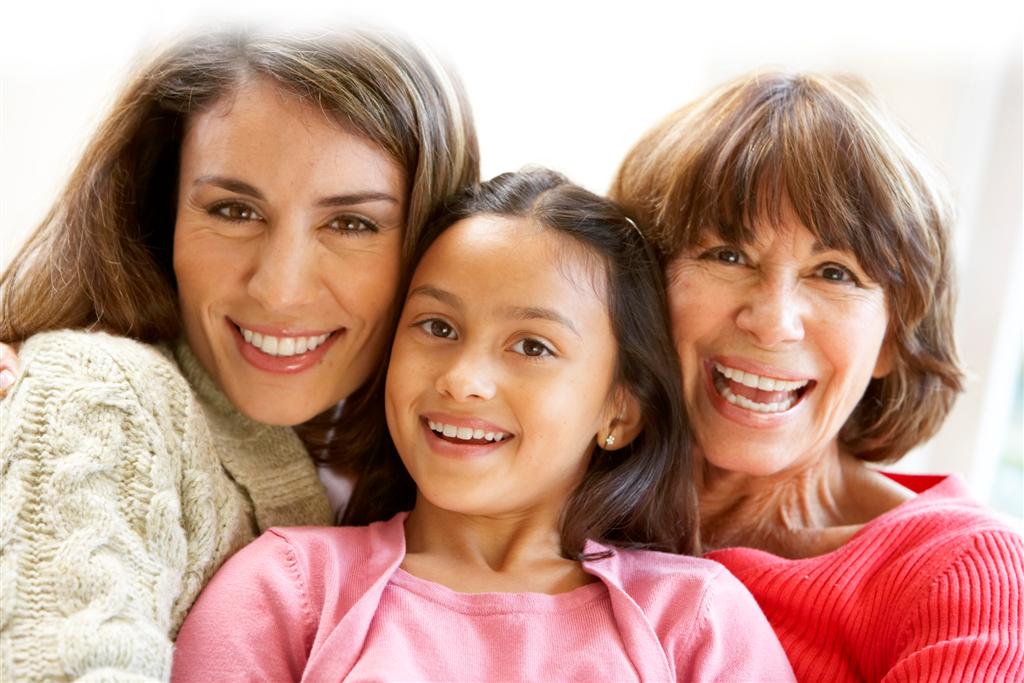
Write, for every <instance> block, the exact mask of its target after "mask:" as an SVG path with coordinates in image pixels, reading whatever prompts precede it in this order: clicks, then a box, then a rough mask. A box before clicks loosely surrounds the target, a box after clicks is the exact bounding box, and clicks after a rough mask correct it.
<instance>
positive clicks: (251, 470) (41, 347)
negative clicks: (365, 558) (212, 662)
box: [0, 331, 331, 681]
mask: <svg viewBox="0 0 1024 683" xmlns="http://www.w3.org/2000/svg"><path fill="white" fill-rule="evenodd" d="M21 356H22V359H23V367H24V371H23V373H22V376H21V377H20V379H19V381H18V383H17V385H16V386H15V388H14V391H13V392H12V393H11V394H10V396H8V398H7V399H5V400H4V401H2V402H0V477H2V480H0V482H2V483H0V486H2V488H0V680H2V681H35V680H40V681H42V680H46V681H55V680H67V679H81V680H87V681H97V680H118V681H122V680H124V681H128V680H131V681H141V680H166V679H167V678H168V677H169V675H170V668H171V658H172V641H173V639H174V637H175V635H176V633H177V630H178V628H179V627H180V625H181V622H182V620H183V619H184V617H185V613H186V612H187V611H188V609H189V607H190V606H191V605H192V602H193V601H194V600H195V598H196V596H197V595H198V594H199V591H200V589H201V588H202V587H203V585H204V584H205V583H206V582H207V581H208V580H209V579H210V576H211V575H212V574H213V572H214V570H216V569H217V567H218V566H219V565H220V564H221V563H222V562H223V561H224V560H225V559H227V557H228V556H230V555H231V554H232V553H234V552H235V551H236V550H238V549H239V548H241V547H242V546H243V545H245V544H246V543H248V542H249V541H251V540H252V539H253V538H255V537H256V536H258V535H259V534H260V533H261V532H262V531H263V530H264V529H266V528H268V527H271V526H282V525H299V524H330V523H331V512H330V509H329V507H328V505H327V500H326V497H325V495H324V491H323V487H322V486H321V485H320V483H319V481H318V480H317V475H316V471H315V468H314V466H313V462H312V460H311V459H310V458H309V456H308V455H307V454H306V451H305V450H304V448H303V446H302V444H301V442H300V441H299V439H298V437H296V436H295V434H294V432H293V431H292V430H290V429H287V428H279V427H269V426H267V425H263V424H259V423H256V422H253V421H252V420H249V419H247V418H245V417H244V416H242V415H240V414H239V413H238V412H237V411H236V410H235V409H234V408H233V407H232V406H231V404H230V403H229V402H228V400H227V399H226V398H225V397H224V396H223V394H221V393H220V391H219V390H218V389H217V387H216V385H214V384H213V382H212V380H210V378H209V377H208V376H207V375H206V374H205V373H204V372H203V370H202V369H201V367H200V366H199V364H198V362H197V361H196V359H195V357H194V356H193V355H192V354H191V352H190V351H189V349H188V348H187V347H186V346H185V345H184V344H180V345H179V346H178V347H176V348H175V349H174V350H173V351H171V350H170V349H167V348H160V347H153V346H146V345H144V344H140V343H138V342H135V341H131V340H128V339H124V338H119V337H112V336H109V335H106V334H97V333H87V332H68V331H63V332H52V333H46V334H39V335H36V336H34V337H32V338H31V339H30V340H29V341H27V342H26V343H25V344H24V346H23V347H22V348H21Z"/></svg>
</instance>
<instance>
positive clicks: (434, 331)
mask: <svg viewBox="0 0 1024 683" xmlns="http://www.w3.org/2000/svg"><path fill="white" fill-rule="evenodd" d="M416 327H418V328H420V329H421V330H423V331H424V332H426V333H427V334H429V335H430V336H431V337H438V338H441V339H458V338H459V336H458V334H457V333H456V332H455V328H454V327H453V326H452V325H451V323H449V322H447V321H445V320H442V319H440V318H431V319H430V320H421V321H420V322H418V323H416Z"/></svg>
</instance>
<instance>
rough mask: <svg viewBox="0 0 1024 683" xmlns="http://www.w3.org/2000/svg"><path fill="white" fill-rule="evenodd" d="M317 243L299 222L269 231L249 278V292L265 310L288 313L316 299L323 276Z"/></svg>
mask: <svg viewBox="0 0 1024 683" xmlns="http://www.w3.org/2000/svg"><path fill="white" fill-rule="evenodd" d="M317 260H318V258H317V242H316V240H315V239H314V237H313V236H312V235H311V234H307V231H306V230H305V229H304V227H303V226H302V225H301V224H300V223H298V222H292V223H283V222H282V223H279V224H278V225H274V226H272V227H271V229H270V230H269V231H268V232H267V238H266V239H265V240H264V241H263V243H262V244H261V245H260V248H259V252H258V254H257V261H256V264H255V267H254V269H253V271H252V275H251V276H250V278H249V283H248V290H249V295H250V296H252V297H253V298H254V299H256V300H257V301H258V302H259V303H260V304H261V305H262V306H263V307H264V308H265V309H266V310H268V311H274V312H281V313H289V312H290V311H292V310H295V309H299V308H301V307H303V306H305V305H307V304H310V303H312V302H313V301H315V300H316V298H317V296H318V293H319V288H320V284H319V282H320V278H319V273H318V269H317Z"/></svg>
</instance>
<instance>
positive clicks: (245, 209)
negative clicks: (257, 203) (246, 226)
mask: <svg viewBox="0 0 1024 683" xmlns="http://www.w3.org/2000/svg"><path fill="white" fill-rule="evenodd" d="M209 213H210V214H211V215H214V216H217V217H218V218H223V219H224V220H228V221H238V222H241V221H261V220H263V216H261V215H260V214H259V212H258V211H256V209H254V208H253V207H251V206H249V205H248V204H243V203H242V202H223V203H220V204H215V205H214V206H212V207H210V210H209Z"/></svg>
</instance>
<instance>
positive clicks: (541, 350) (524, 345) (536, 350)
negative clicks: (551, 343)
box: [512, 339, 555, 358]
mask: <svg viewBox="0 0 1024 683" xmlns="http://www.w3.org/2000/svg"><path fill="white" fill-rule="evenodd" d="M512 350H513V351H515V352H516V353H521V354H523V355H524V356H529V357H530V358H540V357H542V356H553V355H555V354H554V353H553V352H552V351H551V349H550V348H548V345H547V344H545V343H544V342H541V341H538V340H536V339H523V340H522V341H519V342H516V343H515V345H513V347H512Z"/></svg>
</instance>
